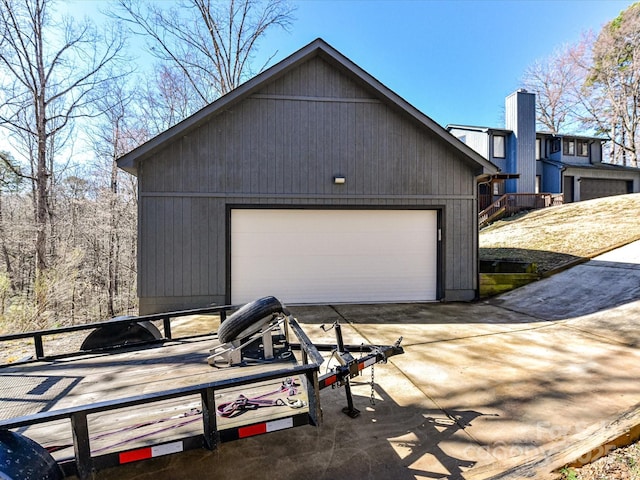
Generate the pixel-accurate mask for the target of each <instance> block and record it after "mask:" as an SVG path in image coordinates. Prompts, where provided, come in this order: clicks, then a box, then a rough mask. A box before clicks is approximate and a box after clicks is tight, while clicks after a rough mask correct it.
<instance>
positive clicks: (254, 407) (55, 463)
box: [0, 297, 404, 480]
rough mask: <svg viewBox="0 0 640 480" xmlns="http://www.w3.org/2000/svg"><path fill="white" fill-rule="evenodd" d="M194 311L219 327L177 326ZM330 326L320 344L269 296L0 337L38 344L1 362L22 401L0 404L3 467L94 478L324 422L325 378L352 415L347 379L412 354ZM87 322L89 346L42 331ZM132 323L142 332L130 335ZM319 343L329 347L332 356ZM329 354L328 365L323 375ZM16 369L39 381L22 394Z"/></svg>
mask: <svg viewBox="0 0 640 480" xmlns="http://www.w3.org/2000/svg"><path fill="white" fill-rule="evenodd" d="M229 312H233V313H231V315H229V316H228V313H229ZM192 315H216V316H219V317H220V319H221V324H220V328H219V329H218V332H217V334H208V335H198V336H185V337H178V338H176V336H174V335H172V322H175V321H176V320H178V319H183V318H184V317H185V316H192ZM156 323H158V324H161V328H162V334H161V335H159V332H160V330H158V329H157V328H156V327H155V324H156ZM139 326H141V327H139ZM323 328H324V329H325V331H328V330H330V329H333V330H334V331H335V337H336V342H335V344H314V343H313V342H312V341H311V340H310V339H309V337H308V336H307V335H306V333H305V332H304V330H303V329H302V327H301V326H300V324H299V323H298V321H297V320H296V319H295V318H294V317H293V315H291V313H290V312H289V311H288V309H287V308H286V307H284V306H283V305H282V304H281V303H280V302H279V301H278V300H277V299H275V298H274V297H265V298H263V299H259V300H256V301H254V302H251V303H249V304H247V305H245V306H243V307H241V308H239V309H238V308H237V307H234V306H223V307H210V308H205V309H197V310H188V311H180V312H170V313H165V314H158V315H148V316H142V317H121V318H118V319H115V320H112V321H109V322H100V323H94V324H90V325H82V326H74V327H66V328H63V329H56V330H44V331H38V332H30V333H25V334H15V335H8V336H4V337H0V344H2V343H3V342H6V341H9V340H16V339H24V338H31V339H32V340H33V345H34V349H35V358H33V359H32V360H30V361H26V362H23V363H20V364H12V365H5V366H3V369H2V373H3V375H1V376H0V382H5V383H7V384H8V387H7V388H5V387H4V386H3V388H4V389H5V390H6V391H7V397H8V398H12V399H13V400H14V404H11V405H8V406H7V407H6V408H5V407H0V477H2V478H8V479H12V480H22V479H26V478H32V476H31V475H30V474H29V473H28V472H29V471H32V470H33V468H37V469H39V470H35V471H39V472H40V474H39V475H40V476H39V477H38V478H51V479H57V478H62V477H63V476H71V475H76V476H78V477H79V478H80V479H87V478H90V477H91V475H92V474H93V473H94V472H96V471H99V470H102V469H105V468H109V467H113V466H117V465H122V464H125V463H130V462H133V461H138V460H144V459H147V458H153V457H157V456H161V455H168V454H172V453H178V452H182V451H185V450H189V449H195V448H206V449H209V450H213V449H215V448H216V447H217V446H218V444H219V443H223V442H227V441H232V440H238V439H242V438H246V437H250V436H254V435H260V434H264V433H270V432H275V431H278V430H283V429H288V428H292V427H297V426H302V425H309V424H310V425H314V426H319V425H320V424H321V421H322V410H321V405H320V391H321V390H322V389H324V388H327V387H332V388H335V387H344V388H345V394H346V401H347V405H346V406H345V407H344V409H343V411H344V413H346V414H347V415H349V416H350V417H356V416H357V415H358V414H359V411H358V409H356V408H355V406H354V402H353V397H352V393H351V388H350V384H349V380H350V379H352V378H354V377H356V376H359V375H361V374H362V371H363V370H364V369H366V368H368V367H371V368H372V369H373V366H374V365H375V364H376V363H386V361H387V359H388V358H390V357H392V356H394V355H399V354H402V353H404V351H403V349H402V347H401V346H400V343H401V341H402V337H400V338H399V339H398V341H397V342H395V344H393V345H386V346H381V345H364V344H363V345H345V344H344V342H343V336H342V327H341V325H340V324H339V323H338V322H334V323H332V324H331V325H329V326H328V327H324V326H323ZM79 330H92V333H91V334H90V335H89V337H87V338H91V346H92V348H91V349H88V348H86V349H85V350H83V351H80V352H74V353H70V354H55V355H45V351H44V350H45V348H44V347H45V342H44V341H43V339H44V338H47V337H51V336H60V335H61V334H64V333H69V332H74V331H79ZM156 331H157V333H156ZM95 332H102V333H103V335H102V336H101V335H99V334H96V333H95ZM105 332H106V333H107V334H104V333H105ZM127 332H132V333H131V335H135V337H131V338H128V337H127ZM158 336H160V337H161V338H158ZM101 339H102V340H101ZM114 339H116V340H115V341H114ZM211 342H215V343H214V344H213V345H212V344H211ZM83 346H86V342H84V344H83ZM211 346H213V348H210V347H211ZM321 352H328V353H330V356H329V359H328V360H329V362H328V363H326V362H327V359H326V358H325V357H324V356H323V355H322V353H321ZM331 359H335V361H336V362H337V363H335V364H332V363H331ZM323 364H325V368H326V373H324V374H322V375H321V374H320V367H321V366H322V365H323ZM203 366H204V367H203ZM115 371H117V372H118V374H119V375H120V376H124V377H127V378H128V383H126V382H124V380H121V379H120V377H116V376H115ZM71 378H73V380H70V379H71ZM18 379H21V380H23V381H24V380H25V379H36V380H34V381H36V382H39V383H37V385H36V386H35V387H34V388H32V389H31V390H29V391H28V392H26V393H25V392H24V388H22V389H21V390H16V391H15V392H14V393H12V392H11V391H10V389H11V388H15V387H12V385H14V384H16V383H17V382H16V380H18ZM60 379H64V381H63V380H60ZM65 382H67V383H65ZM372 382H373V376H372ZM9 383H10V385H9ZM58 383H59V384H63V383H64V384H65V385H67V387H66V388H65V389H64V390H63V391H62V392H59V394H57V395H55V396H53V397H52V398H51V399H50V400H49V401H48V402H47V403H46V404H44V405H38V404H37V402H35V403H34V402H33V401H32V400H33V399H32V397H34V395H36V394H37V393H39V392H41V391H42V392H45V393H46V392H47V390H53V385H55V384H58ZM116 387H117V388H116ZM372 388H373V384H372ZM114 390H122V392H124V393H123V394H122V395H120V394H117V393H118V392H115V391H114ZM34 392H35V393H34ZM131 393H133V394H131ZM34 405H36V407H34ZM16 411H18V412H19V413H20V414H19V415H17V416H16V415H15V412H16ZM18 429H19V432H20V433H18V432H17V431H16V430H18ZM32 439H33V440H35V442H34V441H33V440H32ZM36 442H38V443H39V444H40V445H39V444H38V443H36ZM16 449H18V450H19V451H20V455H21V456H20V457H19V456H17V455H16ZM18 458H19V461H16V459H18ZM43 462H44V463H43ZM42 465H46V467H43V466H42ZM30 469H31V470H30ZM45 470H46V471H48V472H49V473H46V475H45V473H43V472H45Z"/></svg>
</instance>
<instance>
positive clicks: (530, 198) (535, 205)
mask: <svg viewBox="0 0 640 480" xmlns="http://www.w3.org/2000/svg"><path fill="white" fill-rule="evenodd" d="M562 203H564V196H563V194H562V193H507V194H505V195H502V196H501V197H500V198H498V199H497V200H496V201H495V202H493V203H492V204H491V205H489V206H488V207H487V208H485V209H484V210H482V211H481V212H480V213H479V214H478V226H480V227H484V226H485V225H487V224H488V223H490V222H493V221H495V220H498V219H500V218H502V217H504V216H506V215H513V214H514V213H518V212H521V211H523V210H538V209H540V208H547V207H553V206H555V205H562Z"/></svg>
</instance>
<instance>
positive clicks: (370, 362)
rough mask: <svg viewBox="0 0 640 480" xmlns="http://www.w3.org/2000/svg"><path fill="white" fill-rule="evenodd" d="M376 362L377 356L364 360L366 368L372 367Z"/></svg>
mask: <svg viewBox="0 0 640 480" xmlns="http://www.w3.org/2000/svg"><path fill="white" fill-rule="evenodd" d="M375 363H376V357H371V358H370V359H369V360H367V361H366V362H364V368H367V367H370V366H371V365H373V364H375Z"/></svg>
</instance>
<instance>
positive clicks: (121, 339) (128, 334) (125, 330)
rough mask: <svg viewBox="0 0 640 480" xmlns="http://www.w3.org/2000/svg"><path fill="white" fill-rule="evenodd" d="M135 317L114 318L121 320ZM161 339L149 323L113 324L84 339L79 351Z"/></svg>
mask: <svg viewBox="0 0 640 480" xmlns="http://www.w3.org/2000/svg"><path fill="white" fill-rule="evenodd" d="M125 318H135V317H126V316H125V317H116V318H114V319H113V320H123V319H125ZM160 339H162V334H161V333H160V330H158V328H157V327H156V326H155V325H154V324H153V323H151V322H147V321H143V322H132V323H115V324H113V325H108V324H107V325H103V326H101V327H98V328H96V329H95V330H94V331H93V332H91V333H90V334H89V335H87V338H85V339H84V341H83V342H82V345H81V346H80V350H96V349H100V348H109V347H120V346H125V345H131V344H133V343H142V342H152V341H154V340H160Z"/></svg>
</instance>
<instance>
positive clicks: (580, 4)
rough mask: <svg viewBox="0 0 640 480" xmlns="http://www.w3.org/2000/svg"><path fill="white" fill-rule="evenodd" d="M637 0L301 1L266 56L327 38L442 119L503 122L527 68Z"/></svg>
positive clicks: (266, 48)
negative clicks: (290, 25) (288, 29)
mask: <svg viewBox="0 0 640 480" xmlns="http://www.w3.org/2000/svg"><path fill="white" fill-rule="evenodd" d="M632 3H633V2H632V1H616V0H581V1H569V0H537V1H536V0H501V1H483V0H476V1H474V0H449V1H437V0H395V1H386V0H343V1H329V0H302V1H300V2H297V5H298V8H297V11H296V13H295V16H296V17H297V20H296V21H295V23H294V25H293V28H292V30H291V32H290V33H277V34H274V33H273V32H272V33H271V34H270V35H269V37H268V38H267V39H266V41H264V42H263V43H262V44H261V49H262V50H261V52H262V53H264V54H267V53H273V52H274V51H275V50H278V54H277V56H276V57H275V58H274V60H279V59H282V58H284V57H285V56H287V55H288V54H290V53H292V52H294V51H295V50H297V49H298V48H299V47H302V46H303V45H306V44H307V43H309V42H311V41H312V40H314V39H315V38H317V37H322V38H323V39H324V40H326V41H327V42H328V43H329V44H331V45H332V46H333V47H334V48H336V49H337V50H339V51H340V52H342V53H343V54H344V55H346V56H347V57H348V58H350V59H351V60H352V61H354V62H355V63H356V64H358V65H359V66H360V67H362V68H363V69H365V70H366V71H367V72H369V73H370V74H371V75H373V76H374V77H376V78H377V79H378V80H380V81H381V82H382V83H383V84H385V85H386V86H387V87H389V88H390V89H391V90H393V91H395V92H396V93H397V94H399V95H400V96H401V97H403V98H404V99H405V100H407V101H408V102H409V103H411V104H412V105H414V106H415V107H417V108H418V109H420V110H421V111H422V112H424V113H425V114H427V115H428V116H430V117H431V118H433V119H434V120H435V121H436V122H438V123H440V124H441V125H443V126H444V125H447V124H450V123H457V124H469V125H483V126H495V127H500V126H503V125H502V124H503V115H504V98H505V97H506V96H507V95H508V94H509V93H511V92H513V91H514V90H516V89H518V88H520V87H521V85H520V79H521V77H522V74H523V72H524V70H525V68H526V67H527V66H528V65H530V64H532V63H533V62H534V61H535V60H536V59H543V58H545V57H547V56H548V55H549V54H551V53H552V52H553V51H554V49H556V48H558V47H560V46H561V45H563V44H566V43H573V42H576V41H578V40H579V39H580V38H581V35H582V33H583V32H585V31H587V30H593V31H594V32H599V31H600V29H601V27H602V26H603V25H604V24H605V23H606V22H608V21H609V20H611V19H613V18H615V17H616V16H617V15H618V14H619V13H620V12H621V11H622V10H624V9H626V8H627V7H628V6H629V5H631V4H632Z"/></svg>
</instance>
